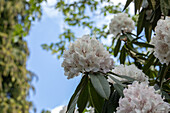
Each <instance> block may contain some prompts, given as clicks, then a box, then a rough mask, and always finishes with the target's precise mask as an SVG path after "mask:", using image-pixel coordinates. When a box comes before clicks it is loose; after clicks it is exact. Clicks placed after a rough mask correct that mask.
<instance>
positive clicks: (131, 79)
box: [109, 72, 135, 82]
mask: <svg viewBox="0 0 170 113" xmlns="http://www.w3.org/2000/svg"><path fill="white" fill-rule="evenodd" d="M109 73H110V74H112V75H115V76H118V77H120V78H125V79H126V80H128V81H130V82H131V81H134V80H135V79H134V78H131V77H129V76H126V75H118V74H116V73H113V72H109Z"/></svg>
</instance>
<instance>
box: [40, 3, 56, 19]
mask: <svg viewBox="0 0 170 113" xmlns="http://www.w3.org/2000/svg"><path fill="white" fill-rule="evenodd" d="M56 3H57V0H47V2H45V1H44V2H43V3H42V9H43V12H44V13H45V15H46V16H48V17H50V18H54V17H57V16H58V14H59V13H58V10H56V9H55V5H56Z"/></svg>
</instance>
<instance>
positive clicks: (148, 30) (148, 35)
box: [145, 21, 152, 42]
mask: <svg viewBox="0 0 170 113" xmlns="http://www.w3.org/2000/svg"><path fill="white" fill-rule="evenodd" d="M151 35H152V24H150V22H148V21H147V22H146V23H145V36H146V40H147V41H148V42H150V40H151Z"/></svg>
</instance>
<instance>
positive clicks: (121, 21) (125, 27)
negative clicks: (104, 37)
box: [109, 13, 135, 36]
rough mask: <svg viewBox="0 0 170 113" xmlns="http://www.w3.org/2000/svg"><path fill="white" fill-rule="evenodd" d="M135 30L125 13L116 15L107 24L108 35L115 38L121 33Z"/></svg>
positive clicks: (132, 22)
mask: <svg viewBox="0 0 170 113" xmlns="http://www.w3.org/2000/svg"><path fill="white" fill-rule="evenodd" d="M134 29H135V24H134V21H133V20H132V19H131V18H130V17H128V14H126V13H118V14H117V15H116V16H114V18H113V19H112V20H111V23H110V24H109V30H110V33H112V34H114V35H115V36H116V35H118V34H119V33H122V31H123V32H124V33H125V32H132V30H134Z"/></svg>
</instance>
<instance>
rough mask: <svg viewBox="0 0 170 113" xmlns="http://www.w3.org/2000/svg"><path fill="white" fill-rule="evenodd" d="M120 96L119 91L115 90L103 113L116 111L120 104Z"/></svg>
mask: <svg viewBox="0 0 170 113" xmlns="http://www.w3.org/2000/svg"><path fill="white" fill-rule="evenodd" d="M119 98H120V95H119V93H118V92H117V91H114V92H113V93H112V94H111V96H110V98H109V100H107V101H106V102H105V104H104V107H103V112H102V113H114V112H115V111H116V108H117V107H118V106H119Z"/></svg>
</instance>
